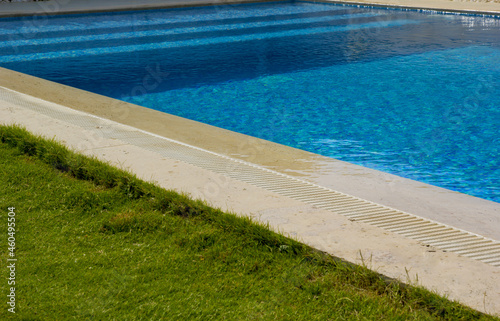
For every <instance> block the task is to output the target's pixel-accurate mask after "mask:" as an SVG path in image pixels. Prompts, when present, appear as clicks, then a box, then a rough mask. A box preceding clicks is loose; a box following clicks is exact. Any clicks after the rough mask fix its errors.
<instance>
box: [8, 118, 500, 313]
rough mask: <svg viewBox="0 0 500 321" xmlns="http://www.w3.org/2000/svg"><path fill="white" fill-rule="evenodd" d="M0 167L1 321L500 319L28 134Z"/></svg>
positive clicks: (14, 132)
mask: <svg viewBox="0 0 500 321" xmlns="http://www.w3.org/2000/svg"><path fill="white" fill-rule="evenodd" d="M0 155H1V156H0V183H1V184H0V204H1V208H0V211H1V212H0V214H1V215H0V218H1V221H0V226H1V228H0V244H3V245H2V248H1V249H0V253H1V259H2V262H3V264H4V265H5V264H6V262H7V258H8V250H7V245H6V244H7V227H6V226H7V213H8V207H15V208H16V210H15V212H16V258H17V259H18V261H17V269H16V311H17V313H16V314H15V315H14V314H12V313H10V312H8V311H7V309H8V306H7V304H6V303H2V304H1V309H0V320H10V319H12V320H434V319H443V320H498V319H494V318H493V317H491V316H488V315H484V314H481V313H479V312H477V311H474V310H472V309H469V308H467V307H464V306H462V305H459V304H457V303H454V302H450V301H448V300H446V299H445V298H442V297H440V296H438V295H436V294H433V293H430V292H428V291H426V290H424V289H422V288H416V287H410V286H404V285H402V284H400V283H398V282H394V281H391V280H388V279H386V278H383V277H381V276H380V275H378V274H376V273H374V272H372V271H370V270H368V269H366V268H364V267H361V266H356V265H352V264H349V263H346V262H343V261H341V260H339V259H336V258H334V257H331V256H329V255H326V254H324V253H321V252H319V251H316V250H314V249H311V248H310V247H308V246H306V245H304V244H301V243H299V242H297V241H294V240H292V239H289V238H286V237H284V236H281V235H279V234H276V233H274V232H272V231H270V230H269V229H268V228H267V227H266V226H263V225H259V224H256V223H254V222H252V221H251V220H249V219H247V218H240V217H237V216H235V215H233V214H230V213H224V212H222V211H220V210H217V209H213V208H210V207H208V206H207V205H205V204H204V203H202V202H200V201H193V200H191V199H189V198H188V197H186V196H184V195H180V194H178V193H176V192H174V191H167V190H164V189H161V188H159V187H157V186H155V185H153V184H150V183H146V182H143V181H141V180H139V179H137V178H136V177H135V176H133V175H131V174H129V173H126V172H124V171H121V170H118V169H116V168H113V167H111V166H109V165H106V164H103V163H101V162H99V161H97V160H95V159H91V158H87V157H84V156H81V155H78V154H75V153H73V152H71V151H69V150H67V149H66V148H65V147H63V146H62V145H59V144H57V143H55V142H53V141H48V140H44V139H42V138H40V137H35V136H32V135H31V134H29V133H28V132H27V131H25V130H24V129H21V128H18V127H12V126H11V127H6V126H0ZM1 273H2V276H4V277H3V278H2V280H3V281H1V292H2V296H3V298H4V299H3V300H4V302H6V301H5V298H6V295H7V294H8V288H9V286H8V285H7V280H6V279H7V274H8V270H7V269H6V268H3V269H2V272H1Z"/></svg>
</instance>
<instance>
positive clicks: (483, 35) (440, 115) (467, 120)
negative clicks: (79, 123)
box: [0, 2, 500, 202]
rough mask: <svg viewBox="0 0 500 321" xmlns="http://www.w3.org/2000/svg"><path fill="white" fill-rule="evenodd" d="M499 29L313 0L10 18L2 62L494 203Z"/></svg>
mask: <svg viewBox="0 0 500 321" xmlns="http://www.w3.org/2000/svg"><path fill="white" fill-rule="evenodd" d="M82 30H84V32H83V33H82ZM499 35H500V19H498V18H492V17H478V16H466V15H451V14H450V15H445V14H437V13H433V14H432V13H422V12H416V11H400V10H385V9H369V8H357V7H350V6H338V5H330V4H313V3H307V2H292V3H279V4H278V3H273V4H253V5H231V6H220V7H205V8H191V9H176V10H157V11H141V12H129V13H114V14H94V15H73V16H60V17H54V18H51V19H47V21H46V22H45V23H44V24H43V25H42V26H37V27H36V28H35V27H34V26H33V25H29V24H27V23H26V21H22V20H20V19H3V20H0V38H2V39H1V40H3V41H2V42H1V44H0V66H3V67H7V68H11V69H14V70H18V71H22V72H26V73H29V74H33V75H37V76H39V77H43V78H47V79H50V80H54V81H58V82H61V83H65V84H68V85H72V86H75V87H78V88H82V89H85V90H89V91H93V92H97V93H100V94H104V95H108V96H111V97H115V98H118V99H122V100H125V101H129V102H133V103H136V104H139V105H143V106H146V107H149V108H153V109H157V110H160V111H164V112H167V113H171V114H175V115H179V116H182V117H186V118H189V119H194V120H197V121H201V122H205V123H208V124H212V125H215V126H219V127H223V128H227V129H230V130H234V131H237V132H241V133H245V134H248V135H252V136H256V137H260V138H263V139H267V140H271V141H275V142H278V143H281V144H285V145H289V146H293V147H297V148H300V149H304V150H308V151H311V152H314V153H318V154H321V155H325V156H330V157H334V158H337V159H341V160H345V161H348V162H352V163H355V164H359V165H363V166H366V167H370V168H374V169H378V170H382V171H385V172H390V173H393V174H396V175H399V176H403V177H407V178H411V179H415V180H419V181H423V182H426V183H430V184H433V185H436V186H441V187H444V188H448V189H452V190H456V191H460V192H463V193H467V194H470V195H474V196H478V197H482V198H485V199H489V200H493V201H496V202H500V135H499V133H500V36H499Z"/></svg>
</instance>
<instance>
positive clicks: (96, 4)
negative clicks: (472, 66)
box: [0, 0, 500, 23]
mask: <svg viewBox="0 0 500 321" xmlns="http://www.w3.org/2000/svg"><path fill="white" fill-rule="evenodd" d="M260 2H288V0H142V1H141V3H140V4H137V3H134V1H133V0H119V1H112V2H108V1H105V0H86V1H85V2H83V1H78V0H46V1H37V2H10V3H2V4H0V17H22V16H36V17H37V19H40V17H43V16H45V15H59V14H78V13H97V12H108V11H131V10H149V9H166V8H182V7H195V6H207V5H211V6H222V5H231V4H240V3H260ZM305 2H323V3H337V4H346V5H355V6H375V7H388V8H397V9H411V10H433V11H444V12H454V13H469V14H485V15H500V3H494V2H493V3H492V2H482V1H475V2H472V1H453V0H452V1H447V0H420V1H419V2H418V4H415V3H413V1H412V0H355V1H350V0H305ZM37 23H39V22H37Z"/></svg>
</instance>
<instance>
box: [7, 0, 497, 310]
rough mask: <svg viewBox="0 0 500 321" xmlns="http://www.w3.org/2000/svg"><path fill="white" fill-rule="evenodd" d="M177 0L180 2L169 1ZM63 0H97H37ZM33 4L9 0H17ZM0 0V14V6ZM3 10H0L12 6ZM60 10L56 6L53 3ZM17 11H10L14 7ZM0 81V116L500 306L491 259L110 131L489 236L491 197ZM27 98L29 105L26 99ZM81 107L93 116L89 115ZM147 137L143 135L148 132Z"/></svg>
mask: <svg viewBox="0 0 500 321" xmlns="http://www.w3.org/2000/svg"><path fill="white" fill-rule="evenodd" d="M97 2H99V1H97ZM97 2H96V3H97ZM160 2H161V3H165V1H153V0H151V1H142V2H141V5H145V4H151V7H158V3H160ZM181 2H182V3H186V1H177V2H176V3H181ZM357 2H361V1H357ZM71 3H73V6H76V7H78V8H79V9H78V10H80V11H73V12H86V11H87V12H88V11H90V10H91V9H90V8H96V7H95V6H93V3H94V2H93V1H86V2H85V4H86V6H84V5H83V4H82V3H83V2H78V1H75V0H73V1H64V3H63V1H59V2H57V1H47V2H45V4H46V5H55V4H57V5H58V6H59V8H62V6H63V5H68V6H69V5H70V4H71ZM100 3H104V4H106V7H104V5H102V6H101V7H99V8H101V9H102V10H113V8H115V9H118V10H124V9H125V8H130V6H131V1H128V0H123V1H119V2H118V1H115V2H113V3H112V5H110V2H105V1H100ZM172 3H174V1H170V2H169V4H170V5H172ZM189 3H191V4H201V3H202V2H201V1H200V2H196V1H193V2H189ZM203 3H206V2H203ZM214 3H215V2H214ZM218 3H219V4H220V3H221V2H218ZM432 3H437V1H432ZM39 4H40V3H39V2H37V3H15V5H16V6H19V5H29V6H38V5H39ZM77 4H79V5H78V6H77ZM473 4H476V3H473ZM5 5H7V4H4V3H2V4H0V15H2V13H5V11H3V9H4V6H5ZM8 5H10V4H8ZM118 5H120V6H118ZM496 5H497V6H500V5H498V4H496ZM96 6H97V4H96ZM127 6H129V7H127ZM32 8H33V7H32ZM38 8H40V7H38ZM47 8H49V7H45V9H44V10H46V11H41V12H42V13H45V14H49V13H51V11H47V10H48V9H47ZM52 8H57V6H53V7H52ZM24 10H27V7H24ZM102 10H100V11H102ZM475 11H477V10H475ZM12 12H13V11H10V13H9V14H7V15H12ZM33 12H35V11H32V13H33ZM61 12H62V9H61V10H59V11H57V13H61ZM498 12H500V10H499V11H498ZM26 13H29V11H24V14H26ZM52 13H54V11H52ZM18 14H19V12H17V13H16V14H15V15H18ZM0 86H1V87H3V88H0V120H1V121H0V123H5V124H13V123H16V124H20V125H22V126H25V127H26V128H27V129H28V130H30V131H32V132H34V133H37V134H41V135H44V136H46V137H49V138H52V137H54V138H55V139H57V140H59V141H62V142H63V143H65V144H67V145H68V146H71V147H72V148H75V149H76V150H78V151H81V152H83V153H85V154H89V155H94V156H96V157H98V158H99V159H102V160H105V161H108V162H111V163H113V164H115V165H118V166H119V167H123V168H126V169H128V170H130V171H132V172H134V173H136V174H137V175H138V176H140V177H141V178H144V179H146V180H153V181H156V182H157V183H158V184H159V185H161V186H162V187H165V188H171V189H176V190H179V191H183V192H186V193H188V194H190V195H191V196H192V197H194V198H201V199H204V200H206V201H207V202H209V203H210V204H212V205H213V206H215V207H220V208H222V209H225V210H230V211H233V212H235V213H237V214H238V215H248V216H251V217H254V218H255V219H258V220H261V221H264V222H269V223H270V226H271V227H272V228H274V229H276V230H279V231H280V232H282V233H284V234H287V235H290V236H292V237H295V238H297V239H299V240H301V241H303V242H305V243H308V244H310V245H312V246H314V247H316V248H318V249H321V250H324V251H327V252H329V253H331V254H332V255H335V256H338V257H341V258H344V259H346V260H348V261H351V262H356V263H360V262H361V259H362V258H364V261H365V263H367V265H368V266H369V267H371V268H372V269H374V270H376V271H378V272H380V273H382V274H385V275H387V276H389V277H394V278H398V279H401V280H402V281H406V282H410V283H411V282H415V281H416V279H417V276H418V283H419V284H421V285H423V286H425V287H427V288H430V289H433V290H436V291H437V292H438V293H440V294H446V295H448V296H449V298H450V299H454V300H458V301H460V302H462V303H464V304H467V305H469V306H471V307H474V308H476V309H478V310H481V311H485V312H487V313H491V314H499V315H500V290H499V288H500V287H499V284H500V268H498V267H495V266H491V265H488V264H485V263H482V262H479V261H475V260H472V259H469V258H465V257H461V256H458V255H457V254H455V253H450V252H444V251H442V250H439V249H435V248H432V247H427V246H425V245H423V244H422V243H419V242H417V241H415V240H411V239H409V238H406V237H403V236H400V235H398V234H394V233H390V232H387V231H386V230H383V229H380V228H377V227H374V226H372V225H369V224H365V223H362V222H353V221H352V220H350V219H349V218H348V217H345V216H342V215H338V214H335V213H332V212H331V211H327V210H324V209H320V208H317V207H315V206H312V205H310V204H307V203H305V202H302V201H299V200H297V199H294V198H290V197H286V196H283V195H280V194H278V193H275V192H272V191H269V190H266V189H265V188H260V187H256V186H254V185H251V184H248V183H245V182H243V181H241V180H238V179H233V178H230V177H228V176H225V175H221V174H220V173H216V172H214V171H211V170H207V169H204V168H201V167H199V166H193V165H192V164H189V163H186V162H184V161H181V160H179V159H178V158H175V157H165V156H163V155H161V154H160V153H157V152H154V151H151V150H149V149H146V148H143V147H141V146H137V145H134V144H130V143H129V141H127V140H125V139H123V138H122V137H120V136H118V135H115V133H117V132H118V131H120V130H121V131H122V132H123V131H126V132H134V130H135V128H137V129H140V130H144V131H147V132H150V133H153V134H155V135H159V136H161V137H167V138H170V139H173V140H175V141H180V142H182V143H186V144H189V145H192V146H196V147H199V148H202V149H204V150H207V151H211V152H215V153H218V154H221V155H226V156H229V157H231V158H234V159H239V160H243V161H246V162H251V163H253V164H257V165H258V166H261V167H263V168H268V169H271V170H274V171H276V172H279V173H284V174H287V175H289V176H292V177H296V178H299V179H302V180H305V181H309V182H312V183H315V184H317V185H320V186H324V187H327V188H330V189H333V190H336V191H340V192H343V193H346V194H350V195H354V196H356V197H359V198H361V199H365V200H369V201H372V202H375V203H377V204H383V205H385V206H390V207H391V208H395V209H398V210H402V211H405V212H408V213H412V214H415V215H418V216H420V217H424V218H428V219H431V220H434V221H438V222H441V223H444V224H447V225H450V226H454V227H457V228H460V229H463V230H466V231H470V232H473V233H476V234H479V235H482V236H485V237H488V238H491V239H494V240H500V205H499V204H498V203H494V202H489V201H485V200H482V199H478V198H474V197H471V196H467V195H464V194H460V193H456V192H452V191H448V190H445V189H441V188H437V187H433V186H430V185H427V184H423V183H420V182H415V181H411V180H407V179H403V178H400V177H397V176H394V175H390V174H386V173H381V172H378V171H374V170H370V169H367V168H363V167H360V166H355V165H352V164H349V163H345V162H341V161H337V160H333V159H330V158H326V157H321V156H318V155H315V154H311V153H308V152H304V151H301V150H297V149H293V148H290V147H286V146H282V145H279V144H274V143H271V142H267V141H263V140H259V139H256V138H252V137H249V136H245V135H241V134H237V133H234V132H230V131H226V130H223V129H220V128H215V127H212V126H209V125H205V124H201V123H197V122H194V121H189V120H186V119H182V118H179V117H175V116H171V115H166V114H163V113H160V112H156V111H153V110H149V109H146V108H143V107H140V106H135V105H131V104H127V103H124V102H119V101H116V100H113V99H110V98H106V97H102V96H99V95H96V94H92V93H88V92H84V91H81V90H78V89H74V88H71V87H67V86H62V85H59V84H55V83H51V82H49V81H45V80H42V79H38V78H35V77H31V76H27V75H23V74H19V73H16V72H12V71H9V70H5V69H0ZM9 89H10V90H13V91H14V92H11V91H10V90H9ZM37 98H40V99H42V100H38V99H37ZM28 105H30V106H38V107H37V108H34V107H33V108H31V107H29V106H28ZM45 109H47V110H48V109H52V110H54V111H56V112H57V115H58V117H54V116H53V115H52V116H51V114H48V113H47V112H45ZM82 112H83V113H82ZM86 113H88V114H91V115H95V116H98V117H99V118H92V117H89V116H88V114H86ZM59 115H62V116H59ZM80 119H85V121H83V120H82V121H80ZM124 126H130V127H124ZM124 128H125V129H124ZM113 135H115V136H113ZM153 138H154V137H153V136H151V139H153ZM230 169H231V168H228V170H230Z"/></svg>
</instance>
